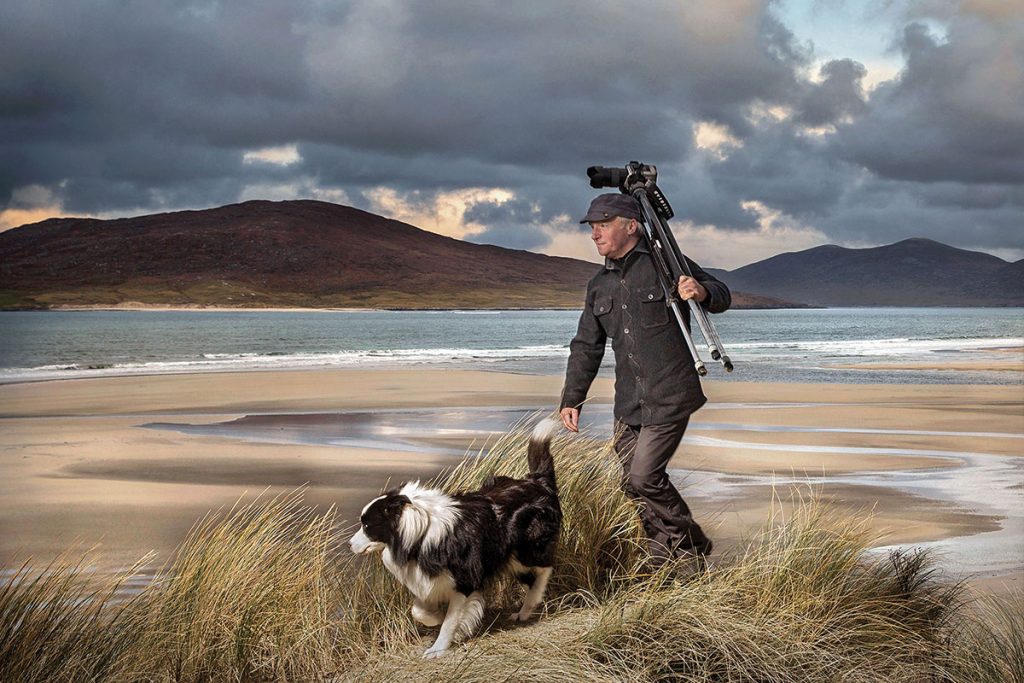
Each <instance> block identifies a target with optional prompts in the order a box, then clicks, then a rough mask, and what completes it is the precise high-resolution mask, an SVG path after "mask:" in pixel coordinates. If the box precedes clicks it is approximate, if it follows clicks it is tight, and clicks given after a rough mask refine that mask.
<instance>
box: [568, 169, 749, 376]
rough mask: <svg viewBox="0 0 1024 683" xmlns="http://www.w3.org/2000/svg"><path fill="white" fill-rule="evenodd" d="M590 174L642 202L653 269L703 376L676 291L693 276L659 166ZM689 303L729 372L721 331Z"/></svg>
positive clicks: (715, 356)
mask: <svg viewBox="0 0 1024 683" xmlns="http://www.w3.org/2000/svg"><path fill="white" fill-rule="evenodd" d="M587 175H588V176H590V186H591V187H594V188H602V187H617V188H619V190H620V191H621V192H622V193H623V194H628V195H631V196H632V197H633V198H634V199H636V200H637V202H638V203H639V204H640V210H641V211H642V213H643V216H644V220H643V222H642V227H643V235H644V239H646V240H647V246H648V248H649V249H650V251H651V257H652V258H653V259H654V269H655V270H656V271H658V282H659V283H660V284H661V287H662V289H663V290H664V291H665V302H666V305H668V307H669V308H670V309H672V313H673V314H674V315H675V318H676V322H677V323H679V329H680V330H682V333H683V339H684V340H686V346H687V347H688V348H689V350H690V354H691V355H692V356H693V360H694V367H695V368H696V369H697V374H698V375H701V376H704V375H706V374H708V369H707V368H706V367H705V366H704V361H702V360H701V359H700V355H699V354H698V353H697V348H696V347H695V346H694V344H693V336H692V335H691V334H690V330H689V328H688V327H687V326H686V321H685V318H684V317H683V312H682V309H681V308H680V307H679V294H678V292H677V290H676V283H678V282H679V278H680V277H681V276H683V275H686V276H687V277H693V274H692V273H691V272H690V266H689V264H687V262H686V257H685V256H684V255H683V253H682V252H681V251H680V250H679V244H678V243H677V242H676V238H675V235H673V234H672V230H671V229H670V228H669V226H668V221H669V219H671V218H672V216H673V215H674V214H673V212H672V207H671V206H670V205H669V203H668V199H666V198H665V195H664V193H663V192H662V191H661V188H659V187H658V185H657V182H656V181H657V179H658V169H657V168H655V167H654V166H651V165H649V164H641V163H640V162H639V161H631V162H629V163H628V164H626V166H625V168H615V167H611V166H591V167H590V168H588V169H587ZM686 303H688V304H689V305H690V314H691V316H692V317H693V319H694V320H696V321H697V326H698V327H699V328H700V332H701V334H702V335H703V336H704V341H705V343H706V344H707V347H708V351H709V352H710V353H711V358H712V359H714V360H717V361H720V362H721V363H722V366H723V367H724V368H725V371H726V372H732V370H733V366H732V361H731V360H729V356H727V355H725V350H724V348H723V347H722V340H721V339H719V337H718V331H717V330H715V326H714V325H713V324H712V322H711V320H710V319H709V318H708V316H707V312H706V311H705V310H704V308H703V307H702V306H701V305H700V304H699V303H697V302H696V301H694V300H693V299H687V300H686Z"/></svg>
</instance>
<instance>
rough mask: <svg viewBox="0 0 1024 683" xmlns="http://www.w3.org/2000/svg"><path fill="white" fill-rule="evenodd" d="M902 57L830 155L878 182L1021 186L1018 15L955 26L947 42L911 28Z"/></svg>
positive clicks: (1022, 53)
mask: <svg viewBox="0 0 1024 683" xmlns="http://www.w3.org/2000/svg"><path fill="white" fill-rule="evenodd" d="M900 47H901V49H902V51H903V54H904V57H905V59H906V68H905V69H904V70H903V72H902V73H901V74H900V76H899V78H897V79H895V80H893V81H891V82H889V83H886V84H883V85H882V86H880V87H879V88H878V90H877V91H876V92H875V93H874V94H873V95H872V97H871V102H870V105H869V107H868V111H867V113H866V114H865V115H863V116H860V117H857V118H855V119H854V120H853V121H852V122H850V123H849V124H847V125H844V126H841V127H840V129H839V132H838V134H837V136H836V141H835V148H836V151H837V152H838V153H839V154H840V155H841V156H842V157H844V158H846V159H848V160H850V161H852V162H854V163H856V164H857V165H859V166H863V167H864V168H867V169H868V170H870V171H871V172H873V173H875V174H876V175H878V176H881V177H884V178H894V179H900V180H914V181H919V182H935V181H956V182H961V183H993V182H995V183H1007V184H1019V183H1022V182H1024V76H1022V74H1024V11H1021V12H1019V13H1018V15H1017V17H1016V18H1015V19H1014V18H1011V19H1010V20H1007V21H1001V22H996V21H992V22H983V21H979V20H977V19H971V18H964V19H961V20H955V21H953V23H952V24H951V26H950V30H949V35H948V36H947V38H946V40H945V41H940V40H939V39H938V38H937V37H935V36H933V35H932V34H931V33H930V32H929V30H928V29H927V28H926V27H925V26H924V25H921V24H911V25H909V26H907V27H906V30H905V31H904V34H903V37H902V40H901V43H900Z"/></svg>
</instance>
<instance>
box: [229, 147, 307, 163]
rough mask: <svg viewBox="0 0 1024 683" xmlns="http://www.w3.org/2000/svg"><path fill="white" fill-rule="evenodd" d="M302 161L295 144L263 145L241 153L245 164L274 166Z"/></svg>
mask: <svg viewBox="0 0 1024 683" xmlns="http://www.w3.org/2000/svg"><path fill="white" fill-rule="evenodd" d="M300 161H302V155H300V154H299V148H298V147H297V146H295V145H281V146H279V147H263V148H262V149H254V150H251V151H248V152H246V153H245V154H243V155H242V162H243V163H246V164H274V165H275V166H291V165H292V164H297V163H298V162H300Z"/></svg>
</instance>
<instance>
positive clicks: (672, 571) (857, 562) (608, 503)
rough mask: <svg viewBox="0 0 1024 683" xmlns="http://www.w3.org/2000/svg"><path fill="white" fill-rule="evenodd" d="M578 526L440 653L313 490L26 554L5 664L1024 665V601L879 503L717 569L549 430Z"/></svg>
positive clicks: (754, 547) (1002, 682)
mask: <svg viewBox="0 0 1024 683" xmlns="http://www.w3.org/2000/svg"><path fill="white" fill-rule="evenodd" d="M525 444H526V432H524V431H523V430H513V431H512V432H510V433H509V434H507V435H506V436H504V437H503V438H501V439H500V440H499V441H498V442H497V443H496V444H494V445H493V446H492V447H491V448H490V449H489V453H488V455H487V456H486V457H477V456H471V457H468V458H467V459H466V460H465V462H463V464H461V465H460V466H459V467H457V468H456V469H454V470H452V471H451V472H449V473H447V474H446V475H444V476H442V477H441V478H440V480H439V481H438V482H436V483H437V484H438V485H439V486H442V487H444V488H446V489H448V490H464V489H469V488H473V487H476V486H478V485H479V484H480V483H482V482H483V481H484V480H486V479H487V478H488V477H489V476H492V475H494V474H505V475H511V476H519V475H522V474H523V473H524V472H525V469H526V463H525V460H526V459H525ZM553 449H554V451H555V454H556V468H557V471H558V477H559V486H560V490H561V498H562V505H563V509H564V513H565V527H564V532H563V538H562V543H561V548H560V552H559V564H558V567H557V569H556V572H555V574H554V576H553V578H552V581H551V584H550V588H549V593H548V600H547V601H546V612H545V614H544V615H543V616H542V617H541V618H540V619H539V620H537V621H535V622H533V623H530V624H527V625H512V624H510V623H509V622H507V621H506V619H505V617H506V615H507V614H508V613H509V612H511V611H513V609H515V608H517V607H518V601H519V600H520V599H521V596H522V589H521V588H520V587H518V586H515V585H513V584H511V583H510V582H507V581H503V582H499V583H498V584H497V585H495V586H494V587H493V588H492V589H491V590H490V592H489V596H488V603H489V608H488V611H487V613H486V614H485V619H484V624H485V628H484V629H483V633H481V634H480V635H478V636H477V637H475V638H473V639H471V640H470V641H468V642H467V643H465V644H463V645H461V646H458V647H456V648H455V649H454V650H453V651H452V653H451V654H449V655H448V656H447V657H445V658H442V659H440V660H430V661H424V660H422V659H420V657H419V655H420V654H421V653H422V650H423V648H424V647H425V646H426V645H427V644H429V642H431V640H432V638H433V637H434V635H435V632H436V629H427V628H424V627H422V626H418V625H416V624H415V623H414V622H413V621H412V619H411V617H410V614H409V608H410V605H411V600H410V598H409V596H408V595H407V594H406V593H405V591H404V589H402V588H401V587H399V586H398V584H397V583H396V582H395V580H394V579H393V578H392V577H391V576H390V575H388V574H387V573H386V571H384V570H383V568H382V566H381V563H380V561H379V559H378V558H375V557H374V558H362V557H359V558H354V557H351V556H350V555H348V554H347V552H346V550H345V542H346V541H347V539H348V536H349V534H350V533H351V531H352V528H351V526H347V525H346V523H345V522H344V521H343V520H340V519H338V518H337V515H336V514H335V513H334V511H333V510H327V511H322V510H315V509H313V508H311V507H309V506H306V505H304V504H303V503H302V498H301V492H294V493H291V494H288V495H283V496H278V497H274V498H264V499H258V500H257V501H255V502H252V503H249V504H246V505H238V506H236V507H235V508H233V509H231V510H228V511H225V512H222V513H220V514H216V515H211V516H210V517H208V518H207V519H204V520H201V521H200V522H199V523H198V524H197V525H196V526H195V527H194V528H193V530H192V531H191V533H190V534H189V535H188V537H187V538H186V539H185V541H184V543H183V544H182V546H181V548H180V549H179V551H178V552H177V553H176V555H175V557H174V559H173V560H172V562H171V563H170V564H169V565H168V566H166V567H164V568H163V569H162V570H161V571H160V572H158V574H157V578H156V579H155V580H154V581H153V583H152V584H150V585H149V586H148V587H147V588H146V589H144V590H142V591H141V592H138V593H136V594H125V592H124V591H121V590H119V589H120V588H121V586H122V585H123V583H124V582H125V581H126V580H127V579H128V578H129V576H130V575H131V574H132V573H134V571H135V570H132V571H129V572H128V573H126V574H125V575H123V576H120V577H109V578H105V579H96V578H95V577H93V575H92V574H91V573H90V571H89V569H88V560H87V559H85V560H82V561H78V562H73V561H69V560H67V559H61V560H58V561H56V562H54V563H52V564H50V565H49V566H47V567H45V568H43V569H42V570H35V569H33V568H31V567H28V566H26V567H23V568H22V569H21V570H20V571H18V572H17V573H16V574H14V575H13V576H12V577H10V578H8V579H7V580H6V581H5V583H4V584H2V585H0V680H2V681H27V682H30V683H31V682H34V681H117V682H120V681H126V682H127V681H133V682H134V681H181V682H186V681H189V682H192V681H195V682H199V681H350V680H351V681H394V680H430V681H431V682H432V683H439V682H441V681H488V682H490V681H580V680H593V681H668V680H680V681H702V682H708V683H710V682H712V681H715V682H721V681H750V682H755V681H756V682H758V683H772V682H775V681H779V682H782V681H786V682H798V681H808V682H811V681H815V682H817V681H844V682H860V681H865V682H866V681H883V680H884V681H887V682H890V683H896V682H900V681H906V682H908V683H911V682H912V683H918V682H920V683H925V682H929V683H933V682H938V681H942V682H947V683H961V682H962V683H967V682H971V683H995V682H997V681H998V682H999V683H1007V682H1010V683H1013V682H1015V681H1020V682H1024V610H1022V609H1021V607H1020V605H1019V604H1010V603H1008V602H1006V601H999V600H995V599H986V600H982V601H979V600H969V599H968V597H967V596H968V595H969V594H968V593H967V592H966V591H965V589H964V587H963V586H961V585H958V584H956V583H949V582H946V581H943V580H942V577H940V576H939V575H938V574H937V572H936V570H935V568H934V565H933V564H932V563H931V562H930V560H929V558H928V557H927V555H925V554H921V553H908V554H894V555H889V556H878V555H876V554H872V553H870V552H868V548H869V547H870V546H871V544H872V539H871V538H870V536H869V534H868V532H867V525H866V520H864V519H838V520H837V519H836V518H835V516H834V515H829V514H827V513H828V511H827V509H826V508H824V507H823V506H822V505H820V504H818V503H817V502H815V501H814V500H813V499H812V500H807V501H803V502H802V503H800V504H798V505H797V506H796V507H795V511H793V512H791V513H790V514H789V516H788V517H787V518H785V519H783V518H782V516H781V512H779V511H780V510H782V509H783V508H782V507H781V506H774V507H773V509H774V510H776V512H775V513H774V514H773V516H772V517H771V518H770V519H768V520H766V522H765V525H764V528H763V529H762V531H761V532H760V533H759V534H758V535H757V536H756V537H755V538H753V539H752V540H751V541H750V542H749V543H748V544H745V545H744V547H743V548H742V550H741V551H739V552H737V553H736V554H735V555H734V556H732V557H720V558H716V562H715V564H714V566H713V567H711V568H710V569H709V570H708V571H706V572H700V573H698V574H696V575H691V576H686V577H685V578H683V577H684V576H685V573H684V572H681V571H679V570H680V569H681V567H674V566H671V565H669V566H665V567H662V568H661V569H660V570H658V571H656V572H653V573H652V572H649V571H645V570H644V566H645V563H644V560H645V549H644V548H645V543H644V542H643V537H642V533H641V530H640V527H639V522H638V519H637V515H636V510H635V508H634V507H633V504H632V503H631V502H630V501H629V500H628V499H626V498H625V496H623V495H622V493H621V491H620V489H619V485H618V482H619V466H618V463H617V462H616V461H615V458H614V455H613V453H612V451H611V449H610V446H609V443H608V442H606V441H596V440H594V439H588V438H584V437H567V436H562V437H559V438H558V439H556V441H555V443H554V444H553Z"/></svg>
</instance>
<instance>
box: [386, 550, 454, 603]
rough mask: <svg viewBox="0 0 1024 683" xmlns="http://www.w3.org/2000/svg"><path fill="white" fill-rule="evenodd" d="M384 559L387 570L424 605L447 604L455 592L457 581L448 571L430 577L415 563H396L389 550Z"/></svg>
mask: <svg viewBox="0 0 1024 683" xmlns="http://www.w3.org/2000/svg"><path fill="white" fill-rule="evenodd" d="M382 559H383V560H384V566H385V567H387V570H388V571H389V572H391V574H392V575H393V576H394V577H395V578H396V579H398V580H399V581H400V582H401V583H402V585H403V586H405V587H406V588H408V589H409V592H410V593H412V594H413V595H415V596H416V597H417V598H419V600H420V601H421V602H423V603H424V604H427V605H440V604H442V603H446V602H448V600H449V599H450V598H451V596H452V593H454V592H455V579H454V578H453V577H452V575H451V573H450V572H449V571H447V570H445V571H443V572H441V573H440V574H438V575H437V576H429V575H428V574H427V573H426V572H424V571H423V570H422V569H420V567H419V565H418V564H416V562H414V561H410V562H406V563H405V564H399V563H397V562H395V558H394V557H392V555H391V550H390V549H389V548H385V549H384V553H383V557H382Z"/></svg>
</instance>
